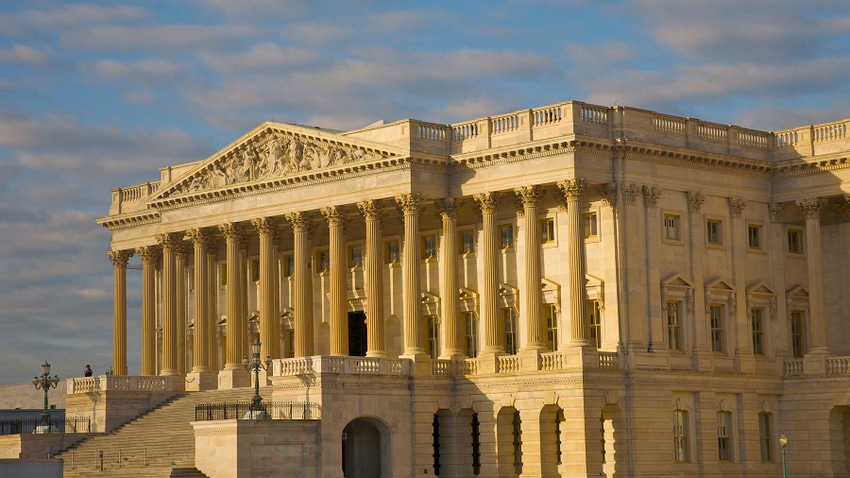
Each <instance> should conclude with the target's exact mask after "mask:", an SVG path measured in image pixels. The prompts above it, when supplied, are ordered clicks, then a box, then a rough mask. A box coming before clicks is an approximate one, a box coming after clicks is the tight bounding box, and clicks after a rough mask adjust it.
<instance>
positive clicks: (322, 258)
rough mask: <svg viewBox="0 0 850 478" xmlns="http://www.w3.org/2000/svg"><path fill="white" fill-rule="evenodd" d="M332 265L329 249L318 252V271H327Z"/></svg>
mask: <svg viewBox="0 0 850 478" xmlns="http://www.w3.org/2000/svg"><path fill="white" fill-rule="evenodd" d="M330 267H331V257H330V254H328V251H327V250H324V251H318V252H316V272H327V271H328V270H330Z"/></svg>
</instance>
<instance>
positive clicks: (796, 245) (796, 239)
mask: <svg viewBox="0 0 850 478" xmlns="http://www.w3.org/2000/svg"><path fill="white" fill-rule="evenodd" d="M788 252H789V253H791V254H802V253H803V231H802V230H800V229H788Z"/></svg>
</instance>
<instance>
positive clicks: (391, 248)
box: [384, 241, 401, 264]
mask: <svg viewBox="0 0 850 478" xmlns="http://www.w3.org/2000/svg"><path fill="white" fill-rule="evenodd" d="M386 244H387V248H386V255H385V256H384V262H386V263H387V264H397V263H399V262H400V261H401V244H400V243H399V241H387V242H386Z"/></svg>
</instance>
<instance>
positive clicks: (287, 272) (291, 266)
mask: <svg viewBox="0 0 850 478" xmlns="http://www.w3.org/2000/svg"><path fill="white" fill-rule="evenodd" d="M283 275H284V276H286V277H292V276H294V275H295V256H293V255H292V254H286V255H285V256H283Z"/></svg>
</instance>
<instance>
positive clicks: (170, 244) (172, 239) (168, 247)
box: [156, 232, 183, 252]
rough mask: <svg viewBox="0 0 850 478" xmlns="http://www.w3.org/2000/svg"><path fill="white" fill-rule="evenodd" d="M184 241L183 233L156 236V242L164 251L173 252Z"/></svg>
mask: <svg viewBox="0 0 850 478" xmlns="http://www.w3.org/2000/svg"><path fill="white" fill-rule="evenodd" d="M182 240H183V233H182V232H168V233H164V234H157V235H156V242H158V243H159V245H160V246H162V250H163V251H168V252H170V251H173V250H174V248H175V247H177V246H178V245H179V244H180V242H181V241H182Z"/></svg>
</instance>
